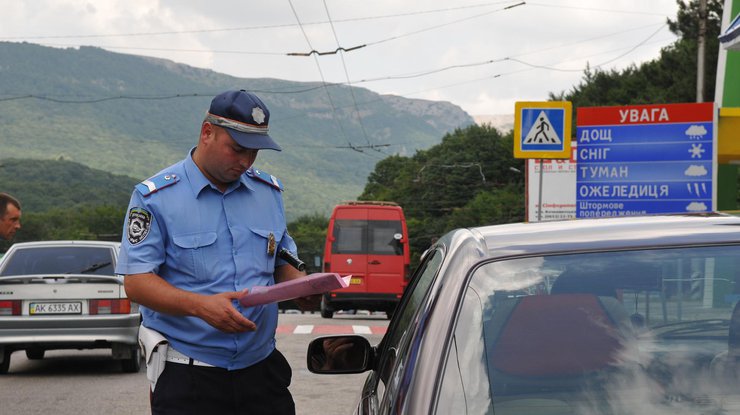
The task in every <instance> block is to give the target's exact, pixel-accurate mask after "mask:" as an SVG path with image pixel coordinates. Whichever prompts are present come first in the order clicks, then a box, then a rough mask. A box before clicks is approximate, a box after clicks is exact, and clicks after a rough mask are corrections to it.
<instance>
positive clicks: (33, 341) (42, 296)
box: [0, 241, 141, 373]
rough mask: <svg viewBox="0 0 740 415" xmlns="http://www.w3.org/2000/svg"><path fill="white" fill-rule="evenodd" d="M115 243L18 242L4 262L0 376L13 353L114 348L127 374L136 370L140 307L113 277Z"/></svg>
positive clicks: (32, 355) (36, 355)
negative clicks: (20, 351)
mask: <svg viewBox="0 0 740 415" xmlns="http://www.w3.org/2000/svg"><path fill="white" fill-rule="evenodd" d="M119 246H120V243H118V242H103V241H44V242H24V243H16V244H14V245H12V246H11V247H10V249H9V250H8V252H7V253H6V254H5V256H4V257H3V259H2V260H1V261H0V359H1V360H0V373H7V372H8V368H9V367H10V358H11V355H12V353H13V352H14V351H18V350H25V352H26V356H27V357H28V358H29V359H42V358H43V357H44V353H45V352H46V350H53V349H106V348H107V349H111V350H112V354H113V358H114V359H118V360H121V366H122V368H123V371H124V372H138V371H139V370H140V368H141V352H140V349H139V345H138V331H139V323H140V321H141V317H140V314H139V306H138V305H137V304H136V303H132V302H131V301H130V300H129V299H128V298H127V297H126V293H125V291H124V288H123V276H121V275H116V274H115V273H114V269H115V265H116V260H117V259H118V249H119Z"/></svg>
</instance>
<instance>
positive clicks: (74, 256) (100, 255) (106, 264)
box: [0, 246, 114, 276]
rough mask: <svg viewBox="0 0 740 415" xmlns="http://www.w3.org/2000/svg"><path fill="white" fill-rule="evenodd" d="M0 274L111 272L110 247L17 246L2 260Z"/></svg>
mask: <svg viewBox="0 0 740 415" xmlns="http://www.w3.org/2000/svg"><path fill="white" fill-rule="evenodd" d="M3 264H4V265H3V268H2V269H1V270H0V276H10V275H39V274H90V275H113V265H114V264H113V257H112V252H111V250H110V249H109V248H105V247H90V246H64V247H63V246H59V247H36V248H23V249H18V250H16V251H15V252H13V253H12V255H11V256H9V257H8V258H6V259H5V261H4V262H3Z"/></svg>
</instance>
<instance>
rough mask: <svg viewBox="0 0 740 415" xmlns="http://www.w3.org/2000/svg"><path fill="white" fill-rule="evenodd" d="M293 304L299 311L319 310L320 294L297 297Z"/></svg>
mask: <svg viewBox="0 0 740 415" xmlns="http://www.w3.org/2000/svg"><path fill="white" fill-rule="evenodd" d="M293 302H294V303H295V304H296V305H297V306H298V308H300V309H301V311H318V310H319V309H320V308H321V294H316V295H310V296H308V297H298V298H295V299H294V300H293Z"/></svg>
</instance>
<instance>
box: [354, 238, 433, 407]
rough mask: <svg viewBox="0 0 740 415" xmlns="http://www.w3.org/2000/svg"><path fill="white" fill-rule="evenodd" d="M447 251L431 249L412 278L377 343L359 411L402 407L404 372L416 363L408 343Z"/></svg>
mask: <svg viewBox="0 0 740 415" xmlns="http://www.w3.org/2000/svg"><path fill="white" fill-rule="evenodd" d="M443 258H444V252H443V251H442V250H441V249H434V250H430V251H428V252H427V253H426V254H425V255H424V257H423V258H422V262H421V264H420V265H419V267H418V268H417V271H416V273H415V274H414V276H413V277H412V280H411V284H410V285H409V288H408V289H407V290H406V292H405V293H404V296H403V298H402V300H401V303H400V304H399V308H398V309H397V312H396V314H395V316H394V318H393V321H392V322H391V325H390V327H389V328H388V331H387V333H386V335H385V337H384V338H383V341H382V342H381V343H380V345H379V346H378V364H377V366H376V369H375V370H374V371H373V372H372V373H371V374H370V376H369V377H368V380H367V382H366V384H365V388H364V390H363V393H362V399H361V402H360V406H359V408H358V414H375V413H380V414H384V413H395V412H398V410H400V408H401V407H402V406H403V396H402V395H403V393H402V391H403V389H404V385H402V384H401V383H400V379H401V378H402V376H401V374H402V373H403V371H404V370H405V369H406V368H407V367H409V365H410V364H413V363H414V362H413V358H414V357H411V358H410V357H409V356H408V353H407V351H408V349H409V345H410V344H411V340H412V338H413V335H414V333H415V332H416V331H417V330H416V328H417V327H418V319H417V317H418V314H419V310H420V308H421V307H420V306H421V305H422V304H423V303H424V301H425V299H426V298H427V296H428V293H429V288H430V287H431V286H432V283H433V282H434V279H435V278H436V276H437V274H438V273H439V269H440V266H441V265H442V262H443Z"/></svg>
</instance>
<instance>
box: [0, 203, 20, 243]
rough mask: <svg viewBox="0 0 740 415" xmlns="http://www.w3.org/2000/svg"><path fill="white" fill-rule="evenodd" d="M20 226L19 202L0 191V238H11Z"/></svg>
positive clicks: (7, 239)
mask: <svg viewBox="0 0 740 415" xmlns="http://www.w3.org/2000/svg"><path fill="white" fill-rule="evenodd" d="M20 228H21V203H20V202H19V201H18V199H16V198H14V197H13V196H11V195H9V194H7V193H0V239H3V240H6V241H9V240H11V239H13V237H14V236H15V233H16V232H17V231H18V229H20Z"/></svg>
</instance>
